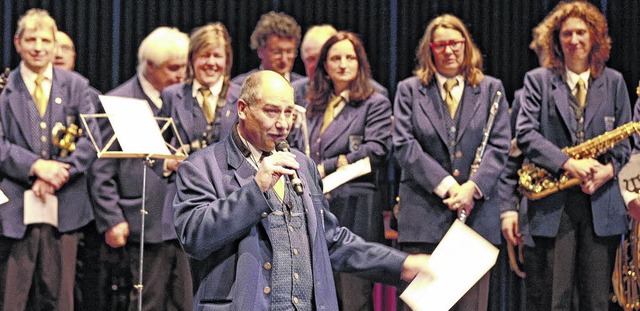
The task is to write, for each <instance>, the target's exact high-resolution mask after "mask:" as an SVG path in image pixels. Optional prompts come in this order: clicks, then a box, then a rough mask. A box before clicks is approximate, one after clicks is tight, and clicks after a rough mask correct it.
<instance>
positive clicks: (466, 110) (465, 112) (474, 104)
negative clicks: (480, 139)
mask: <svg viewBox="0 0 640 311" xmlns="http://www.w3.org/2000/svg"><path fill="white" fill-rule="evenodd" d="M479 96H480V88H479V87H473V86H471V85H470V84H467V83H466V82H465V87H464V92H463V93H462V100H461V101H460V103H461V104H462V106H461V107H462V111H460V122H459V123H458V132H457V133H456V134H457V135H456V140H459V139H460V137H462V134H463V133H464V131H465V130H466V129H467V126H468V125H469V120H471V119H473V116H474V115H475V114H476V110H478V107H479V106H480V101H479V100H478V97H479Z"/></svg>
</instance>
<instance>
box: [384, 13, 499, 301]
mask: <svg viewBox="0 0 640 311" xmlns="http://www.w3.org/2000/svg"><path fill="white" fill-rule="evenodd" d="M417 58H418V61H419V64H418V68H417V69H416V71H415V76H414V77H410V78H408V79H405V80H404V81H401V82H400V83H399V84H398V89H397V93H396V98H395V105H394V115H395V127H394V132H393V146H394V148H395V151H396V153H395V157H396V160H397V162H398V164H399V165H400V167H401V170H402V175H401V178H400V185H399V192H398V195H399V199H400V201H399V210H398V234H399V238H398V241H399V245H400V247H401V249H403V250H405V251H407V252H409V253H423V254H431V253H432V252H433V251H434V249H435V247H436V246H437V245H438V243H440V240H441V239H442V237H443V236H444V234H445V233H446V232H447V230H448V229H449V227H450V226H451V224H452V223H453V221H454V220H455V219H456V218H457V217H459V216H461V215H462V213H463V211H464V213H465V214H466V217H467V218H466V224H467V225H469V226H470V227H471V228H472V229H473V230H475V231H476V232H478V233H479V234H480V235H482V236H483V237H484V238H486V239H487V240H489V241H490V242H491V243H493V244H496V245H497V244H500V217H499V209H498V207H497V206H495V205H493V204H492V202H490V200H491V197H492V196H493V194H494V190H495V188H496V187H495V186H496V183H497V180H498V178H499V176H500V172H501V171H502V169H503V167H504V165H505V162H506V159H507V152H508V150H509V143H510V137H511V135H510V131H509V115H508V111H507V109H508V104H507V102H506V100H505V97H504V96H502V97H501V98H500V100H499V102H498V109H497V110H496V111H495V115H494V122H493V126H492V128H491V129H490V130H489V131H488V133H486V134H487V135H488V137H489V138H488V140H487V143H486V145H485V146H482V147H483V148H484V155H483V156H482V157H481V158H480V160H481V161H477V160H478V159H477V158H476V150H478V148H479V147H481V145H482V142H483V137H484V136H485V135H484V134H485V133H483V131H484V128H485V126H486V124H487V123H488V122H487V121H488V120H489V118H490V113H491V112H490V111H491V106H492V103H493V101H494V100H495V98H496V94H497V92H501V93H502V94H504V89H503V86H502V82H501V81H500V80H497V79H495V78H493V77H490V76H486V75H484V74H483V73H482V55H481V54H480V51H479V50H478V48H477V47H476V46H475V44H474V43H473V40H472V39H471V36H470V35H469V31H468V30H467V28H466V27H465V26H464V24H463V23H462V21H461V20H460V19H458V18H457V17H455V16H453V15H448V14H445V15H441V16H438V17H436V18H435V19H433V20H432V21H431V22H430V23H429V25H428V26H427V29H426V30H425V33H424V36H423V37H422V40H421V41H420V45H419V47H418V50H417ZM478 162H479V163H478ZM472 164H479V165H478V166H477V170H476V171H475V172H472V170H471V167H472ZM472 261H473V258H469V262H470V264H472V263H471V262H472ZM488 288H489V273H487V274H486V275H485V276H484V277H483V278H482V279H481V280H480V281H479V282H478V283H477V284H476V285H475V286H474V287H473V288H472V289H470V290H469V292H467V294H465V296H464V297H462V299H461V300H460V301H459V302H458V303H457V304H456V305H455V306H454V308H453V310H487V304H488Z"/></svg>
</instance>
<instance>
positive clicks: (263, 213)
mask: <svg viewBox="0 0 640 311" xmlns="http://www.w3.org/2000/svg"><path fill="white" fill-rule="evenodd" d="M260 216H262V218H266V217H267V216H269V214H267V212H262V215H260Z"/></svg>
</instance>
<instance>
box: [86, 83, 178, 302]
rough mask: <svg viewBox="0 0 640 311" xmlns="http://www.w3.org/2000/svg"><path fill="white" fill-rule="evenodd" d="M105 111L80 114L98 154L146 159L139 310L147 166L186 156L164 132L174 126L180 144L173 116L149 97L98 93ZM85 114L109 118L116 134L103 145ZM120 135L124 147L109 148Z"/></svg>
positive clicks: (144, 165)
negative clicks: (160, 112)
mask: <svg viewBox="0 0 640 311" xmlns="http://www.w3.org/2000/svg"><path fill="white" fill-rule="evenodd" d="M99 98H100V101H101V103H102V106H103V107H104V109H105V112H106V113H97V114H81V115H80V118H81V120H82V123H83V125H84V128H85V129H86V130H87V134H88V135H89V138H90V139H91V142H92V143H93V146H94V148H95V149H96V153H97V155H98V158H111V159H113V158H115V159H131V158H140V159H143V162H142V163H143V171H142V175H143V176H142V206H141V208H140V227H141V229H140V268H139V271H138V284H136V285H134V287H135V288H136V289H137V290H138V310H142V290H143V287H144V286H143V282H142V281H143V279H142V266H143V264H144V227H145V215H146V214H147V213H148V212H147V210H146V203H145V202H146V188H147V166H151V165H153V161H154V160H153V159H176V160H183V159H185V158H186V157H187V156H186V155H185V154H184V153H183V152H182V151H180V150H179V149H178V148H175V147H174V146H172V145H171V144H170V143H167V142H166V141H164V139H163V137H162V134H163V133H164V132H165V131H166V130H168V129H169V128H171V130H172V131H173V133H174V136H175V137H176V138H177V139H178V144H179V146H182V140H181V139H180V136H179V135H178V130H177V129H176V126H175V124H174V123H173V119H171V118H162V117H154V116H153V112H152V111H151V108H150V107H149V104H148V103H147V101H146V100H142V99H135V98H128V97H117V96H104V95H100V96H99ZM86 118H95V119H100V118H107V119H108V120H109V123H110V125H111V127H112V128H113V131H114V134H113V135H112V136H111V137H110V138H109V140H108V141H107V143H106V144H105V145H104V146H103V147H102V148H100V147H99V146H98V144H97V143H96V140H95V139H94V137H93V133H91V130H90V129H89V126H87V121H86ZM116 139H118V142H119V144H120V147H121V149H122V150H121V151H109V148H110V147H111V145H113V143H114V142H115V141H116Z"/></svg>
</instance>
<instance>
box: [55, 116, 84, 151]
mask: <svg viewBox="0 0 640 311" xmlns="http://www.w3.org/2000/svg"><path fill="white" fill-rule="evenodd" d="M80 136H82V129H81V128H79V127H78V125H76V124H75V123H71V125H69V127H66V126H64V125H63V124H62V123H60V122H58V123H56V124H55V125H54V126H53V128H52V129H51V138H52V139H51V141H52V142H53V144H54V145H55V146H57V147H58V148H60V157H61V158H66V157H67V156H68V155H69V154H70V153H72V152H74V151H75V150H76V140H77V139H78V137H80Z"/></svg>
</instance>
